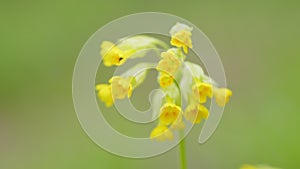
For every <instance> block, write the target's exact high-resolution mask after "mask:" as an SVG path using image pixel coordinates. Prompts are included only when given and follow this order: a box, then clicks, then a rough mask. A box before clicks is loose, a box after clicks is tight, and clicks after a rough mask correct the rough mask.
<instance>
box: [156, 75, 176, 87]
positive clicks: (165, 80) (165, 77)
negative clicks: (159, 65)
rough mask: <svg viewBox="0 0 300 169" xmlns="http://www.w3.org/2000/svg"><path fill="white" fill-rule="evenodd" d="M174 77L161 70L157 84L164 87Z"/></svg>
mask: <svg viewBox="0 0 300 169" xmlns="http://www.w3.org/2000/svg"><path fill="white" fill-rule="evenodd" d="M173 81H174V78H173V76H172V75H169V74H167V73H164V72H161V73H160V76H159V85H160V86H161V87H162V88H166V87H168V86H170V85H171V84H173Z"/></svg>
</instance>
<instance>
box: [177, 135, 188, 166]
mask: <svg viewBox="0 0 300 169" xmlns="http://www.w3.org/2000/svg"><path fill="white" fill-rule="evenodd" d="M180 139H182V140H181V141H180V144H179V146H180V162H181V169H187V167H186V156H185V142H184V132H183V130H181V131H180Z"/></svg>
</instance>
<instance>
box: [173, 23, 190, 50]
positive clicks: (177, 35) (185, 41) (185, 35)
mask: <svg viewBox="0 0 300 169" xmlns="http://www.w3.org/2000/svg"><path fill="white" fill-rule="evenodd" d="M191 31H192V28H191V27H189V26H187V25H185V24H182V23H177V24H176V25H175V26H173V27H172V28H171V31H170V34H171V36H172V39H171V42H170V43H171V44H172V45H174V46H176V47H179V48H180V47H182V48H183V51H184V52H185V53H188V48H192V47H193V45H192V40H191V36H192V33H191Z"/></svg>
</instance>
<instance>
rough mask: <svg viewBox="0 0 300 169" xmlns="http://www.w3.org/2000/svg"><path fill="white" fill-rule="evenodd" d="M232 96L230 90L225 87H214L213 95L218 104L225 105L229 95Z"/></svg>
mask: <svg viewBox="0 0 300 169" xmlns="http://www.w3.org/2000/svg"><path fill="white" fill-rule="evenodd" d="M230 96H232V91H231V90H229V89H227V88H216V89H214V97H215V99H216V102H217V104H218V105H219V106H222V107H223V106H225V104H226V103H228V101H229V97H230Z"/></svg>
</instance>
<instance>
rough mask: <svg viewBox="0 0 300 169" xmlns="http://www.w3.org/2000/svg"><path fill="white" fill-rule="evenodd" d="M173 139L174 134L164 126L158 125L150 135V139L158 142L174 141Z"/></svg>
mask: <svg viewBox="0 0 300 169" xmlns="http://www.w3.org/2000/svg"><path fill="white" fill-rule="evenodd" d="M173 137H174V136H173V133H172V132H171V131H170V129H169V128H168V127H166V126H164V125H158V126H157V127H155V128H154V129H153V130H152V132H151V134H150V138H151V139H156V140H157V141H165V140H172V139H173Z"/></svg>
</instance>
